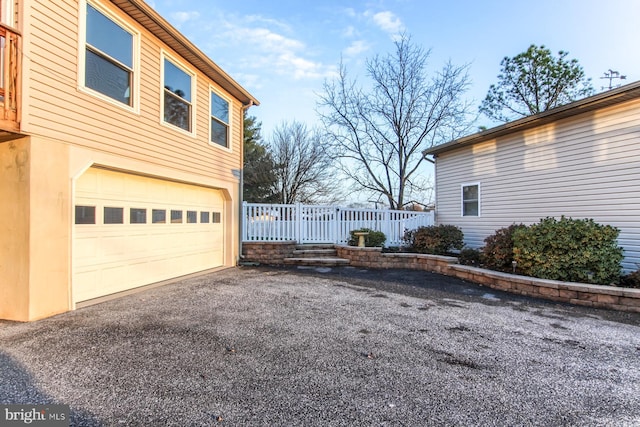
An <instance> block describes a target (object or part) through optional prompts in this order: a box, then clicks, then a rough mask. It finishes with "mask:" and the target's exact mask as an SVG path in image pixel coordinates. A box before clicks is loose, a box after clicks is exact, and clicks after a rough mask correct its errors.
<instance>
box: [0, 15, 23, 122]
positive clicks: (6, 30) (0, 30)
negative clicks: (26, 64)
mask: <svg viewBox="0 0 640 427" xmlns="http://www.w3.org/2000/svg"><path fill="white" fill-rule="evenodd" d="M20 44H21V35H20V34H19V33H18V32H17V31H16V30H14V29H12V28H10V27H7V26H6V25H3V24H0V130H4V131H12V132H17V131H19V130H20V77H21V64H20V49H21V46H20Z"/></svg>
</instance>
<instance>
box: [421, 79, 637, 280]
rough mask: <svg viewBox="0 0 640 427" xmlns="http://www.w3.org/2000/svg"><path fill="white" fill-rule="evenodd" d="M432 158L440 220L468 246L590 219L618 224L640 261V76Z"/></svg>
mask: <svg viewBox="0 0 640 427" xmlns="http://www.w3.org/2000/svg"><path fill="white" fill-rule="evenodd" d="M425 153H426V154H429V155H432V156H433V157H434V158H435V162H436V163H435V164H436V222H437V223H438V224H454V225H457V226H459V227H460V228H461V229H462V230H463V232H464V235H465V243H466V244H467V245H468V246H470V247H481V246H482V245H483V244H484V239H485V237H487V236H489V235H490V234H493V232H494V231H495V230H497V229H499V228H502V227H507V226H509V225H511V224H513V223H525V224H531V223H535V222H538V221H539V220H540V219H541V218H545V217H547V216H553V217H560V216H561V215H565V216H568V217H573V218H593V219H594V220H595V221H596V222H599V223H602V224H610V225H613V226H615V227H618V228H619V229H620V236H619V239H618V242H619V244H620V245H621V246H622V247H623V248H624V250H625V259H624V263H623V267H624V269H625V270H626V271H631V270H636V269H638V268H639V267H640V82H638V83H633V84H629V85H626V86H623V87H621V88H618V89H615V90H612V91H609V92H605V93H601V94H598V95H595V96H592V97H590V98H586V99H583V100H580V101H577V102H574V103H572V104H569V105H565V106H563V107H559V108H556V109H553V110H550V111H547V112H544V113H541V114H538V115H535V116H531V117H527V118H523V119H520V120H517V121H514V122H511V123H508V124H505V125H503V126H499V127H496V128H493V129H489V130H487V131H484V132H481V133H478V134H475V135H471V136H468V137H464V138H461V139H458V140H455V141H452V142H449V143H447V144H443V145H440V146H437V147H434V148H432V149H430V150H427V151H426V152H425Z"/></svg>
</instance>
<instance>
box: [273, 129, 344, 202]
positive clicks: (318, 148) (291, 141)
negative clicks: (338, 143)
mask: <svg viewBox="0 0 640 427" xmlns="http://www.w3.org/2000/svg"><path fill="white" fill-rule="evenodd" d="M322 144H323V141H322V139H321V134H320V132H319V131H318V130H317V129H308V128H307V126H306V125H305V124H303V123H300V122H296V121H293V122H291V123H287V122H283V123H282V124H280V125H279V126H278V127H276V129H275V130H274V131H273V136H272V138H271V141H270V143H269V145H270V149H271V155H272V158H273V161H274V163H275V169H274V172H275V175H276V178H277V179H276V182H275V187H276V188H274V193H275V194H276V195H277V197H278V202H279V203H296V202H302V203H316V202H330V201H333V198H334V195H335V194H336V191H335V190H336V185H335V180H333V179H332V167H331V164H332V160H331V158H330V157H329V156H328V155H327V153H326V151H325V150H324V147H323V146H322Z"/></svg>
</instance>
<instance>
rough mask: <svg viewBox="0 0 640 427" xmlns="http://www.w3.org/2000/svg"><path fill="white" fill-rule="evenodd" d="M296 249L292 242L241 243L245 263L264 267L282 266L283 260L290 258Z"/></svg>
mask: <svg viewBox="0 0 640 427" xmlns="http://www.w3.org/2000/svg"><path fill="white" fill-rule="evenodd" d="M295 249H296V242H295V241H294V240H292V241H287V242H242V255H243V256H244V258H243V259H242V261H245V262H258V263H260V264H265V265H284V259H285V258H291V257H292V256H293V251H294V250H295Z"/></svg>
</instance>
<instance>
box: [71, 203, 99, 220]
mask: <svg viewBox="0 0 640 427" xmlns="http://www.w3.org/2000/svg"><path fill="white" fill-rule="evenodd" d="M75 223H76V224H95V223H96V207H95V206H80V205H76V220H75Z"/></svg>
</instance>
